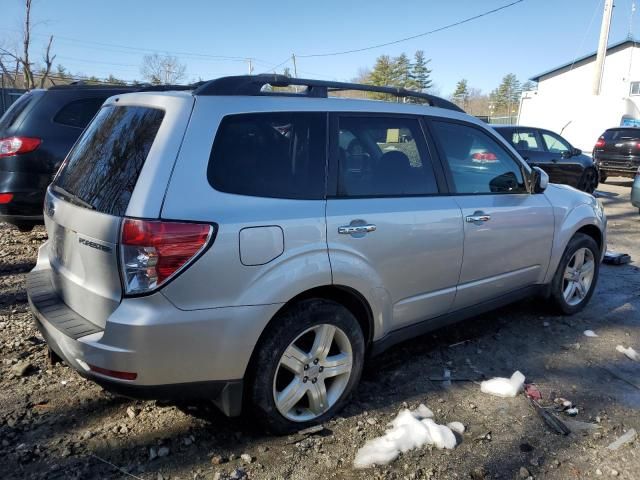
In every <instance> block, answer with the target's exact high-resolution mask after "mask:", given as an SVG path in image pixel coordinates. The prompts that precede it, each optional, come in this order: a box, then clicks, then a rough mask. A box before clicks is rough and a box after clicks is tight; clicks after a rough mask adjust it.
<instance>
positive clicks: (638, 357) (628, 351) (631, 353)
mask: <svg viewBox="0 0 640 480" xmlns="http://www.w3.org/2000/svg"><path fill="white" fill-rule="evenodd" d="M616 350H617V351H619V352H620V353H622V354H623V355H625V356H626V357H627V358H630V359H631V360H635V361H636V362H640V354H638V352H636V351H635V350H634V349H633V348H632V347H627V348H624V347H623V346H622V345H618V346H617V347H616Z"/></svg>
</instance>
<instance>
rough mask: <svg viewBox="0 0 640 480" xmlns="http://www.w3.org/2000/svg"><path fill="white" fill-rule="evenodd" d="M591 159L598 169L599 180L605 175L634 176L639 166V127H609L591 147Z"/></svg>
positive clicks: (603, 178)
mask: <svg viewBox="0 0 640 480" xmlns="http://www.w3.org/2000/svg"><path fill="white" fill-rule="evenodd" d="M593 159H594V160H595V162H596V164H597V165H598V168H599V169H600V181H601V182H604V181H605V180H606V179H607V177H627V178H634V177H635V175H636V172H637V171H638V167H640V128H637V127H618V128H609V129H607V130H605V132H604V133H603V134H602V135H600V138H598V141H597V142H596V145H595V146H594V147H593Z"/></svg>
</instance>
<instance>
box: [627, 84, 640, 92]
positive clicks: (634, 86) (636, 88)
mask: <svg viewBox="0 0 640 480" xmlns="http://www.w3.org/2000/svg"><path fill="white" fill-rule="evenodd" d="M629 94H630V95H640V82H631V91H630V92H629Z"/></svg>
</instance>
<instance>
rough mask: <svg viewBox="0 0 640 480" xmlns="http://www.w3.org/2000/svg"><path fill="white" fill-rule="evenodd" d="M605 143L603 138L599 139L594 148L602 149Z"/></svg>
mask: <svg viewBox="0 0 640 480" xmlns="http://www.w3.org/2000/svg"><path fill="white" fill-rule="evenodd" d="M605 143H606V142H605V141H604V138H602V137H600V138H599V139H598V141H597V142H596V145H595V148H602V147H604V145H605Z"/></svg>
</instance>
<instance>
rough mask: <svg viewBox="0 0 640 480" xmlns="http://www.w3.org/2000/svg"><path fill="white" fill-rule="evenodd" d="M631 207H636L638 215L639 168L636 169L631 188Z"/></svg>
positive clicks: (639, 209)
mask: <svg viewBox="0 0 640 480" xmlns="http://www.w3.org/2000/svg"><path fill="white" fill-rule="evenodd" d="M631 205H633V206H634V207H638V212H639V213H640V167H638V171H637V172H636V176H635V178H634V179H633V185H632V186H631Z"/></svg>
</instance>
